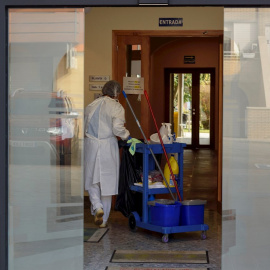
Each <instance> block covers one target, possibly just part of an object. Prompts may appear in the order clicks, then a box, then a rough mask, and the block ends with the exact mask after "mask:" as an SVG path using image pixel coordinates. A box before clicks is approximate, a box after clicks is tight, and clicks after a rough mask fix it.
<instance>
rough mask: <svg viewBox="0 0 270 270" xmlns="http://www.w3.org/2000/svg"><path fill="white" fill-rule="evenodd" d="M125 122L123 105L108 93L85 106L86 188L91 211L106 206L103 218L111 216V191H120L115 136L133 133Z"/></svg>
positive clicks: (117, 150)
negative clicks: (126, 126)
mask: <svg viewBox="0 0 270 270" xmlns="http://www.w3.org/2000/svg"><path fill="white" fill-rule="evenodd" d="M124 123H125V111H124V108H123V107H122V105H121V104H120V103H119V102H118V101H117V100H115V99H112V98H110V97H108V96H104V97H100V98H98V99H96V100H95V101H93V102H92V103H91V104H89V105H88V106H87V107H86V109H85V115H84V126H85V132H84V134H85V143H84V178H85V190H87V191H88V192H89V198H90V201H91V212H92V214H94V211H95V210H96V209H98V208H103V211H104V217H103V222H106V221H107V219H108V217H109V213H110V209H111V197H112V195H116V194H118V182H119V167H120V158H119V148H118V142H117V138H116V136H119V137H120V138H121V139H122V140H126V139H127V138H128V137H129V135H130V133H129V131H128V130H127V129H126V128H125V126H124Z"/></svg>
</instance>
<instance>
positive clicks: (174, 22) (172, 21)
mask: <svg viewBox="0 0 270 270" xmlns="http://www.w3.org/2000/svg"><path fill="white" fill-rule="evenodd" d="M159 26H183V18H159Z"/></svg>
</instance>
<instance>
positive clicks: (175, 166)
mask: <svg viewBox="0 0 270 270" xmlns="http://www.w3.org/2000/svg"><path fill="white" fill-rule="evenodd" d="M169 162H170V164H171V168H172V172H173V174H174V178H175V180H177V179H178V175H179V166H178V163H177V161H176V159H175V158H174V156H173V155H171V157H170V158H169ZM164 176H165V179H166V180H167V182H168V183H169V186H170V187H174V182H173V178H172V175H171V172H170V168H169V165H168V163H166V165H165V167H164ZM163 184H164V186H165V187H167V185H166V183H165V181H164V180H163Z"/></svg>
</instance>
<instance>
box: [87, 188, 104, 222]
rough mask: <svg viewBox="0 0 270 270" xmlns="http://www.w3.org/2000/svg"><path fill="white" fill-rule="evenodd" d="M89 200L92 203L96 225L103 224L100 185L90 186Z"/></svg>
mask: <svg viewBox="0 0 270 270" xmlns="http://www.w3.org/2000/svg"><path fill="white" fill-rule="evenodd" d="M88 193H89V199H90V202H91V213H92V215H95V224H96V225H100V224H102V222H103V218H102V217H103V215H104V212H103V204H102V201H101V192H100V185H99V184H93V185H91V186H90V188H89V190H88Z"/></svg>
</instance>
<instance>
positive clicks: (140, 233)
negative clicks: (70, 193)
mask: <svg viewBox="0 0 270 270" xmlns="http://www.w3.org/2000/svg"><path fill="white" fill-rule="evenodd" d="M215 165H216V155H215V152H213V151H211V150H197V151H192V150H185V152H184V199H191V198H193V199H206V200H207V205H206V208H205V216H204V219H205V220H204V223H205V224H208V225H209V230H208V231H207V238H206V239H205V240H201V232H200V231H198V232H185V233H176V234H170V235H169V242H168V243H163V242H162V241H161V237H162V234H161V233H156V232H152V231H148V230H144V229H141V228H138V230H137V231H136V232H133V231H131V230H130V229H129V226H128V219H127V218H126V217H124V216H123V215H122V214H121V213H120V212H118V211H114V210H113V211H111V215H110V218H109V225H108V228H109V231H108V232H107V233H106V235H105V236H104V237H103V238H102V239H101V241H100V242H99V243H85V244H84V270H105V268H106V267H107V266H122V267H131V266H132V267H167V268H168V267H170V268H173V267H175V268H176V267H183V268H184V267H194V268H197V267H198V268H200V267H207V268H209V269H210V270H219V269H221V216H220V214H218V213H217V211H216V196H215V194H216V171H215V170H216V166H215ZM194 196H196V197H194ZM84 223H85V227H93V226H94V224H93V216H91V215H90V211H89V205H87V203H86V204H85V213H84ZM117 249H126V250H127V249H137V250H173V251H177V250H179V251H182V250H187V251H188V250H207V251H208V256H209V263H208V264H173V263H170V264H155V263H111V262H110V259H111V257H112V254H113V251H114V250H117Z"/></svg>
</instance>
